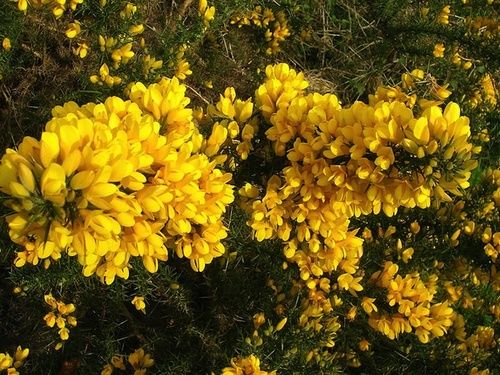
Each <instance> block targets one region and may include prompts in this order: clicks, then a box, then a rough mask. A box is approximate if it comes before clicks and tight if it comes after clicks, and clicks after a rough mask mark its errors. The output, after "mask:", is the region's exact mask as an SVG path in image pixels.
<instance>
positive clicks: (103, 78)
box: [90, 63, 122, 87]
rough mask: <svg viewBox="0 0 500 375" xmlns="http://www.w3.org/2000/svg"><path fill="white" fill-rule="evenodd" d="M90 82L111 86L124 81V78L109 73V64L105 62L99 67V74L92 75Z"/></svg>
mask: <svg viewBox="0 0 500 375" xmlns="http://www.w3.org/2000/svg"><path fill="white" fill-rule="evenodd" d="M90 82H92V83H93V84H98V85H100V86H102V85H103V84H105V85H107V86H109V87H111V86H114V85H119V84H120V83H122V79H121V78H120V77H118V76H112V75H111V74H110V73H109V67H108V65H107V64H106V63H104V64H102V65H101V68H100V69H99V75H92V76H90Z"/></svg>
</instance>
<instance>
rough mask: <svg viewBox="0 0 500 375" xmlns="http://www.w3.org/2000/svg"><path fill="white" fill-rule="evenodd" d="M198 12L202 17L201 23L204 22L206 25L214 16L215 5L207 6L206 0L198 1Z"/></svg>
mask: <svg viewBox="0 0 500 375" xmlns="http://www.w3.org/2000/svg"><path fill="white" fill-rule="evenodd" d="M198 12H199V13H200V16H201V17H202V18H203V23H204V24H205V26H208V24H209V23H210V22H211V21H212V20H213V19H214V17H215V7H214V6H211V7H209V6H208V4H207V0H200V1H199V3H198Z"/></svg>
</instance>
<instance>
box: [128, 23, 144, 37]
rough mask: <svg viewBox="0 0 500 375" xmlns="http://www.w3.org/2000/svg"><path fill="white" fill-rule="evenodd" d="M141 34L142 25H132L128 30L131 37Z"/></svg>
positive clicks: (142, 30)
mask: <svg viewBox="0 0 500 375" xmlns="http://www.w3.org/2000/svg"><path fill="white" fill-rule="evenodd" d="M143 32H144V25H143V24H137V25H132V26H130V27H129V29H128V33H129V34H130V35H132V36H135V35H139V34H142V33H143Z"/></svg>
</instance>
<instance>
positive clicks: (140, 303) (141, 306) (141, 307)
mask: <svg viewBox="0 0 500 375" xmlns="http://www.w3.org/2000/svg"><path fill="white" fill-rule="evenodd" d="M132 304H133V305H134V306H135V308H136V309H137V310H138V311H142V312H143V313H146V303H145V302H144V297H141V296H134V298H133V299H132Z"/></svg>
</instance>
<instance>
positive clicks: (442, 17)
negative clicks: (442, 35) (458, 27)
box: [437, 5, 451, 25]
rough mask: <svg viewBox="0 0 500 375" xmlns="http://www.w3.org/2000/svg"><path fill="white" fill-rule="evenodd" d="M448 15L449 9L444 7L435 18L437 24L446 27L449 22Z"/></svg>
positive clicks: (446, 6) (447, 6)
mask: <svg viewBox="0 0 500 375" xmlns="http://www.w3.org/2000/svg"><path fill="white" fill-rule="evenodd" d="M450 13H451V7H450V6H449V5H445V6H444V7H443V9H441V11H440V12H439V14H438V16H437V23H439V24H441V25H448V24H449V23H450V21H449V17H450Z"/></svg>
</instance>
